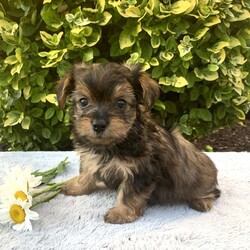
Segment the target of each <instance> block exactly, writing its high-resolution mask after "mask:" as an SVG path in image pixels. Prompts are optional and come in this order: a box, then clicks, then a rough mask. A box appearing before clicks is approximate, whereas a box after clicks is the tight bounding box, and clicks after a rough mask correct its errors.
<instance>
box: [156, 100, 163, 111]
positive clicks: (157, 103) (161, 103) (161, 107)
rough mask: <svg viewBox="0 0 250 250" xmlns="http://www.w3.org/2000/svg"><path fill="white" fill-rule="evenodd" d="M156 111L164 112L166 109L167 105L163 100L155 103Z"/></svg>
mask: <svg viewBox="0 0 250 250" xmlns="http://www.w3.org/2000/svg"><path fill="white" fill-rule="evenodd" d="M154 109H156V110H158V111H164V110H165V109H166V107H165V104H164V103H163V102H162V101H161V100H156V102H155V103H154Z"/></svg>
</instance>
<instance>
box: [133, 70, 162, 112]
mask: <svg viewBox="0 0 250 250" xmlns="http://www.w3.org/2000/svg"><path fill="white" fill-rule="evenodd" d="M138 80H139V83H140V84H141V87H142V90H143V104H144V106H145V107H146V109H147V110H150V109H151V108H152V107H153V105H154V103H155V101H156V100H157V99H158V98H159V96H160V87H159V84H158V83H157V82H156V81H155V80H153V79H152V78H151V77H150V75H149V74H148V73H145V72H140V75H139V79H138Z"/></svg>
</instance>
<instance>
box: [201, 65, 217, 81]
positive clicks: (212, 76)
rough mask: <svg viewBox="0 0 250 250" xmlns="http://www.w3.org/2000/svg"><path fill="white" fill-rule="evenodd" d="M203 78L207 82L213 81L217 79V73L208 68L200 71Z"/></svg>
mask: <svg viewBox="0 0 250 250" xmlns="http://www.w3.org/2000/svg"><path fill="white" fill-rule="evenodd" d="M202 73H203V77H204V79H205V80H207V81H215V80H216V79H218V78H219V74H218V72H217V71H210V70H209V69H208V68H205V69H202Z"/></svg>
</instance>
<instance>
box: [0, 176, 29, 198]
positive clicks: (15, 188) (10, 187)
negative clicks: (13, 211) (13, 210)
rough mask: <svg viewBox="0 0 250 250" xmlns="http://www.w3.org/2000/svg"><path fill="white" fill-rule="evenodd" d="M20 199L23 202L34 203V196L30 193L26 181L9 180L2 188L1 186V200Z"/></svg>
mask: <svg viewBox="0 0 250 250" xmlns="http://www.w3.org/2000/svg"><path fill="white" fill-rule="evenodd" d="M11 198H15V199H18V198H20V199H21V200H22V201H28V202H31V201H32V196H31V194H30V193H29V191H28V185H27V182H26V180H23V181H21V180H19V181H17V180H14V179H13V180H11V179H8V180H7V182H5V183H4V184H3V185H2V186H0V200H3V199H11Z"/></svg>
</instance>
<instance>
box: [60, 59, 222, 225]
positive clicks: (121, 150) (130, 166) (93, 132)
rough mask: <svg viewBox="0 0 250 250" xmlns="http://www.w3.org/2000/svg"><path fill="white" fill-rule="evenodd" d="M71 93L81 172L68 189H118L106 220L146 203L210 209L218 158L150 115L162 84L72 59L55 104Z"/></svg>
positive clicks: (124, 69) (122, 68) (120, 219)
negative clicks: (114, 203)
mask: <svg viewBox="0 0 250 250" xmlns="http://www.w3.org/2000/svg"><path fill="white" fill-rule="evenodd" d="M68 95H71V97H72V100H73V107H72V125H73V133H74V145H75V148H76V150H77V151H78V153H79V155H80V175H79V176H78V177H76V178H74V179H72V180H70V181H69V182H67V183H66V185H65V186H64V192H65V193H66V194H67V195H87V194H91V193H92V192H94V191H95V190H97V189H99V188H103V187H107V188H111V189H115V190H118V196H117V206H116V207H114V208H111V209H109V211H108V212H107V214H106V215H105V217H104V219H105V221H106V222H108V223H128V222H132V221H134V220H136V219H137V218H138V217H139V216H141V215H143V211H144V209H145V207H146V205H147V204H148V203H149V202H150V203H152V204H155V203H158V204H175V203H180V202H181V203H182V202H186V203H188V205H189V206H190V207H191V208H193V209H195V210H198V211H202V212H205V211H209V210H210V209H211V208H212V206H213V202H214V200H215V199H216V198H218V197H219V196H220V191H219V190H218V189H217V170H216V167H215V165H214V164H213V162H212V161H211V160H210V159H209V158H208V156H206V155H205V154H203V153H202V152H200V151H198V150H197V149H196V148H195V147H194V146H193V145H192V144H191V143H190V142H188V141H187V140H185V139H184V138H183V137H182V135H181V134H180V133H179V132H178V130H173V131H171V132H168V131H166V130H165V129H163V128H162V127H160V126H159V125H157V124H156V123H155V122H154V121H153V120H152V119H151V118H150V112H149V111H150V109H151V107H152V105H153V104H154V102H155V100H156V99H157V98H158V97H159V85H158V84H157V83H156V82H155V81H154V80H153V79H151V78H150V76H149V75H148V74H147V73H145V72H142V71H141V70H140V67H138V66H127V65H121V64H116V63H105V64H93V65H84V64H76V65H74V66H73V69H72V70H71V72H69V74H67V75H66V76H65V77H64V78H63V79H62V80H60V81H59V83H58V86H57V98H58V103H59V107H60V108H62V109H63V108H64V106H65V102H66V98H67V96H68Z"/></svg>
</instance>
